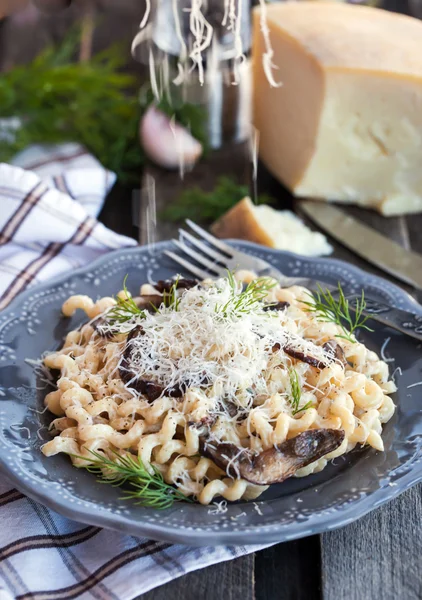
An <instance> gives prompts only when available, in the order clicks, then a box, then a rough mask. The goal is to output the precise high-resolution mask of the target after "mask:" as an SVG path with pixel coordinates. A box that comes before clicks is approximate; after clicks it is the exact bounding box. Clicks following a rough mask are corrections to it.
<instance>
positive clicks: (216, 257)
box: [179, 229, 227, 265]
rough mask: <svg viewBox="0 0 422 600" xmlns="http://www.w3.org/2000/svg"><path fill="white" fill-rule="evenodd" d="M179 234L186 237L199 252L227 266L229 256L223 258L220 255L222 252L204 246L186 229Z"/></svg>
mask: <svg viewBox="0 0 422 600" xmlns="http://www.w3.org/2000/svg"><path fill="white" fill-rule="evenodd" d="M179 233H180V235H181V236H182V237H185V238H186V239H187V240H188V241H189V242H190V243H191V244H192V245H193V246H195V247H196V248H198V250H201V251H202V252H203V253H204V254H207V255H208V256H210V257H211V258H213V259H214V260H218V261H219V262H221V263H222V264H223V265H225V264H226V262H227V256H223V254H220V252H216V251H215V250H213V249H212V248H210V247H209V246H207V245H206V244H203V243H202V242H200V241H199V240H198V239H196V237H194V236H193V235H191V234H190V233H189V232H187V231H185V230H184V229H179Z"/></svg>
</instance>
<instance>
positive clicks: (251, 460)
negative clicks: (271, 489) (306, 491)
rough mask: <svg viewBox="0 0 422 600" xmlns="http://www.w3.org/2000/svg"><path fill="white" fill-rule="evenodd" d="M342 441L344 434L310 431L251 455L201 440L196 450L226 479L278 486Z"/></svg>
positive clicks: (328, 430)
mask: <svg viewBox="0 0 422 600" xmlns="http://www.w3.org/2000/svg"><path fill="white" fill-rule="evenodd" d="M343 440H344V431H343V430H336V429H310V430H308V431H303V432H302V433H300V434H299V435H297V436H296V437H294V438H292V439H290V440H286V441H285V442H283V443H282V444H279V445H277V446H273V447H272V448H269V449H268V450H264V451H263V452H261V453H260V454H256V455H253V454H251V453H250V452H248V451H247V450H245V451H244V452H242V449H241V448H238V447H237V446H235V445H234V444H230V443H220V444H217V443H213V442H212V441H209V442H207V441H206V440H201V444H200V450H201V453H203V454H204V456H207V457H208V458H211V460H212V461H214V462H215V464H216V465H217V466H218V467H220V468H221V469H228V470H227V472H228V474H229V475H231V476H233V477H236V476H240V477H241V478H242V479H246V481H249V482H250V483H254V484H256V485H271V484H273V483H281V482H282V481H284V480H285V479H288V478H289V477H291V476H292V475H294V474H295V473H296V471H297V470H298V469H301V468H302V467H306V466H307V465H309V464H311V463H312V462H314V461H315V460H318V459H319V458H322V457H323V456H325V455H326V454H328V453H329V452H333V451H334V450H336V448H338V447H339V446H340V444H341V443H342V442H343Z"/></svg>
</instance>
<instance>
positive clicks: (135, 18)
mask: <svg viewBox="0 0 422 600" xmlns="http://www.w3.org/2000/svg"><path fill="white" fill-rule="evenodd" d="M386 3H387V5H388V6H389V7H390V8H393V9H395V10H405V9H406V4H407V3H406V2H405V0H387V2H386ZM106 4H107V6H109V7H110V9H109V10H110V14H111V18H110V19H107V18H104V19H102V20H101V22H100V29H101V31H102V33H101V32H100V34H99V37H102V38H103V39H105V40H107V42H109V40H110V39H112V38H113V36H114V37H116V35H117V34H118V36H119V37H120V36H121V33H122V32H123V31H125V32H126V33H127V32H133V33H134V32H135V31H136V29H137V24H138V23H139V21H140V17H141V16H142V14H143V12H142V11H143V7H142V2H141V1H140V0H139V2H138V0H137V2H134V0H119V2H118V3H116V2H115V3H112V2H108V3H106ZM73 12H74V15H75V14H76V13H77V10H76V8H75V10H74V11H73ZM138 13H139V14H138ZM66 15H68V16H66ZM66 15H65V16H64V17H63V18H59V17H57V16H55V17H54V19H53V18H49V19H47V18H46V19H45V21H44V22H43V23H44V25H43V26H42V27H40V25H39V23H37V24H31V23H28V24H24V23H23V22H19V23H13V24H11V25H10V27H9V26H8V27H5V28H2V35H0V48H1V51H2V52H1V56H0V61H1V63H2V66H3V68H7V67H10V66H11V65H12V64H14V63H15V62H16V61H19V60H22V57H25V56H27V57H30V56H33V55H34V54H35V53H36V51H37V50H38V49H40V48H41V47H42V46H43V45H44V44H45V42H46V41H51V39H58V38H60V37H61V35H62V32H63V30H64V29H66V28H67V26H68V21H71V20H72V19H73V17H72V13H71V12H67V13H66ZM69 15H70V16H69ZM105 16H107V15H105ZM29 30H31V32H32V33H30V34H28V31H29ZM130 35H132V34H131V33H130ZM17 40H20V42H19V44H18V43H17ZM421 43H422V42H421ZM421 168H422V167H421ZM218 173H228V174H230V175H232V176H233V175H234V176H236V177H237V178H238V179H239V180H240V181H247V180H248V179H249V175H250V163H249V160H248V156H247V153H246V151H245V148H243V147H241V146H235V147H226V148H225V149H224V150H222V151H220V152H218V153H215V154H213V155H211V156H210V157H209V158H208V159H207V160H206V161H204V162H202V163H201V164H200V165H198V167H197V168H195V169H194V171H193V172H192V173H191V174H189V175H188V176H186V178H185V180H184V182H181V181H180V179H179V177H178V175H177V174H175V173H168V172H164V171H160V170H158V169H156V168H153V169H150V170H149V174H150V175H152V176H153V177H154V178H155V181H156V185H157V190H156V193H157V201H158V204H159V206H163V205H165V204H168V203H169V202H171V201H172V200H173V199H174V198H175V197H176V196H177V194H178V193H179V192H180V190H181V189H182V188H184V187H186V186H189V185H193V184H198V185H200V186H202V187H204V188H207V187H208V188H210V187H212V185H213V183H214V181H215V178H216V175H217V174H218ZM260 191H261V192H262V191H267V192H269V193H271V194H272V195H273V196H274V198H276V199H277V200H278V201H279V205H280V206H285V205H290V204H291V202H292V201H291V198H290V197H289V195H288V194H286V192H285V191H284V190H283V189H282V188H281V186H280V185H279V184H278V183H277V182H275V181H274V180H273V179H272V178H271V177H269V176H268V175H267V174H265V173H264V172H263V171H262V170H261V173H260ZM139 197H140V195H139V193H137V192H135V193H134V191H133V190H132V189H130V188H123V187H120V186H116V187H115V188H114V189H113V191H112V193H111V194H110V195H109V197H108V199H107V202H106V204H105V206H104V209H103V211H102V214H101V216H100V219H101V220H102V221H103V222H104V223H105V224H106V225H107V226H109V227H110V228H112V229H114V230H116V231H119V232H121V233H125V234H127V235H134V236H136V235H137V231H136V227H135V225H136V223H135V218H134V216H133V208H135V209H136V211H137V209H138V208H139ZM141 208H142V207H141ZM136 211H135V212H136ZM350 212H351V213H352V214H354V215H357V216H358V217H359V218H360V219H361V220H362V221H365V222H367V223H369V224H371V225H372V226H373V227H375V228H376V229H377V230H379V231H381V232H383V233H385V234H386V235H388V236H389V237H390V238H391V239H394V240H396V241H397V242H398V243H400V244H402V245H403V246H404V247H406V248H413V249H414V250H417V251H419V252H422V235H421V230H422V215H418V216H411V217H406V218H402V217H400V218H394V219H385V218H382V217H380V216H379V215H377V214H375V213H372V212H369V211H368V212H365V211H363V210H359V209H350ZM140 213H141V216H142V210H141V211H140ZM136 220H137V217H136ZM175 233H176V227H175V226H174V225H171V224H168V223H164V222H162V221H159V224H158V230H157V236H158V239H166V238H169V237H171V236H172V235H175ZM141 237H144V233H143V234H142V236H141ZM333 246H334V247H335V252H334V256H335V257H338V258H342V259H343V260H346V261H349V262H351V263H354V264H357V265H359V266H360V267H362V268H365V269H367V270H370V271H374V272H376V269H374V268H372V267H371V266H370V265H368V264H366V263H365V262H364V261H362V260H361V259H359V258H358V257H357V256H355V255H353V254H351V253H350V252H348V251H347V250H346V249H345V248H344V247H341V246H340V245H338V244H336V243H333ZM407 289H408V288H407ZM410 291H411V290H410ZM419 300H420V301H421V300H422V296H421V295H419ZM421 401H422V398H421ZM421 490H422V486H420V485H419V486H416V487H414V488H413V489H411V490H409V491H408V492H406V493H404V494H403V495H402V496H400V497H399V498H398V499H396V500H394V501H393V502H391V503H390V504H388V505H386V506H384V507H382V508H379V509H377V510H375V511H374V512H372V513H371V514H369V515H367V516H366V517H364V518H362V519H360V520H359V521H357V522H355V523H353V524H351V525H348V526H347V527H344V528H343V529H340V530H338V531H331V532H329V533H326V534H323V535H320V536H312V537H308V538H305V539H302V540H297V541H293V542H287V543H283V544H278V545H275V546H273V547H271V548H269V549H267V550H263V551H261V552H258V553H255V554H251V555H249V556H245V557H242V558H239V559H236V560H233V561H229V562H226V563H222V564H220V565H215V566H212V567H208V568H207V569H204V570H202V571H197V572H194V573H191V574H189V575H186V576H184V577H182V578H181V579H179V580H176V581H173V582H171V583H169V584H167V585H165V586H162V587H160V588H158V589H156V590H153V591H151V592H149V593H148V594H144V595H143V596H141V597H140V598H139V599H138V600H161V599H162V600H165V599H167V598H169V597H171V598H172V599H173V600H198V599H201V600H221V599H223V600H238V599H239V600H253V599H256V600H314V599H315V600H316V599H319V598H322V599H323V600H390V599H391V600H413V599H415V600H416V599H418V600H420V599H421V598H422V576H421V557H422V532H421V526H420V521H421V516H422V505H421V504H422V497H421Z"/></svg>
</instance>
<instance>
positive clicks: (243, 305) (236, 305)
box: [216, 271, 276, 316]
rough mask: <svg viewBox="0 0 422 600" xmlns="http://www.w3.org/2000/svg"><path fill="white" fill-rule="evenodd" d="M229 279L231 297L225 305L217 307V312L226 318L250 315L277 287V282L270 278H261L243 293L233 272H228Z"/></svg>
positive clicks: (251, 283) (249, 285)
mask: <svg viewBox="0 0 422 600" xmlns="http://www.w3.org/2000/svg"><path fill="white" fill-rule="evenodd" d="M227 279H228V281H229V284H230V289H231V297H230V299H229V300H228V301H227V302H226V303H225V304H223V305H217V306H216V312H218V313H220V314H223V315H224V316H228V315H229V314H232V315H237V316H240V315H242V314H249V313H250V312H252V311H253V310H254V309H255V308H256V307H257V305H259V304H260V303H262V301H263V300H264V299H265V298H266V297H267V295H268V292H270V291H271V290H272V289H273V288H274V287H275V285H276V282H275V281H274V280H273V279H271V278H270V277H259V278H258V279H254V280H253V281H251V282H250V283H248V285H247V287H246V289H245V290H243V291H242V290H241V288H240V285H239V283H238V282H237V281H236V279H235V277H234V275H233V273H232V272H231V271H228V272H227Z"/></svg>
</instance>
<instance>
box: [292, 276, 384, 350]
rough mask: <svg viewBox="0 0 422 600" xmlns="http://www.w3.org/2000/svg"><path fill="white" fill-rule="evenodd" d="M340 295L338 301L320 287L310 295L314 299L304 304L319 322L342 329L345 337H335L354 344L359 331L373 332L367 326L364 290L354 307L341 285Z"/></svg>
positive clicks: (339, 287) (338, 335)
mask: <svg viewBox="0 0 422 600" xmlns="http://www.w3.org/2000/svg"><path fill="white" fill-rule="evenodd" d="M338 294H339V295H338V298H337V299H336V298H334V296H333V295H332V293H331V292H330V291H329V290H323V289H322V287H321V286H320V285H318V291H317V292H316V293H315V294H314V295H312V294H310V296H311V298H312V299H311V300H310V301H309V302H304V303H303V304H305V305H306V306H307V311H308V312H311V313H314V315H315V317H316V319H317V321H320V322H322V323H329V322H330V323H336V324H337V325H339V327H341V329H342V331H343V335H341V334H337V335H336V336H335V337H338V338H342V339H344V340H347V341H349V342H352V343H353V344H354V343H355V342H356V339H355V337H354V332H355V331H356V330H357V329H366V330H367V331H373V329H371V328H370V327H368V326H367V325H366V324H365V323H366V321H367V320H368V319H369V318H370V317H368V316H363V311H364V310H365V308H366V302H365V293H364V291H363V290H362V295H361V297H360V298H356V303H355V305H354V306H350V304H349V300H348V299H347V298H346V297H345V295H344V292H343V289H342V287H341V285H340V283H339V284H338Z"/></svg>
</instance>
